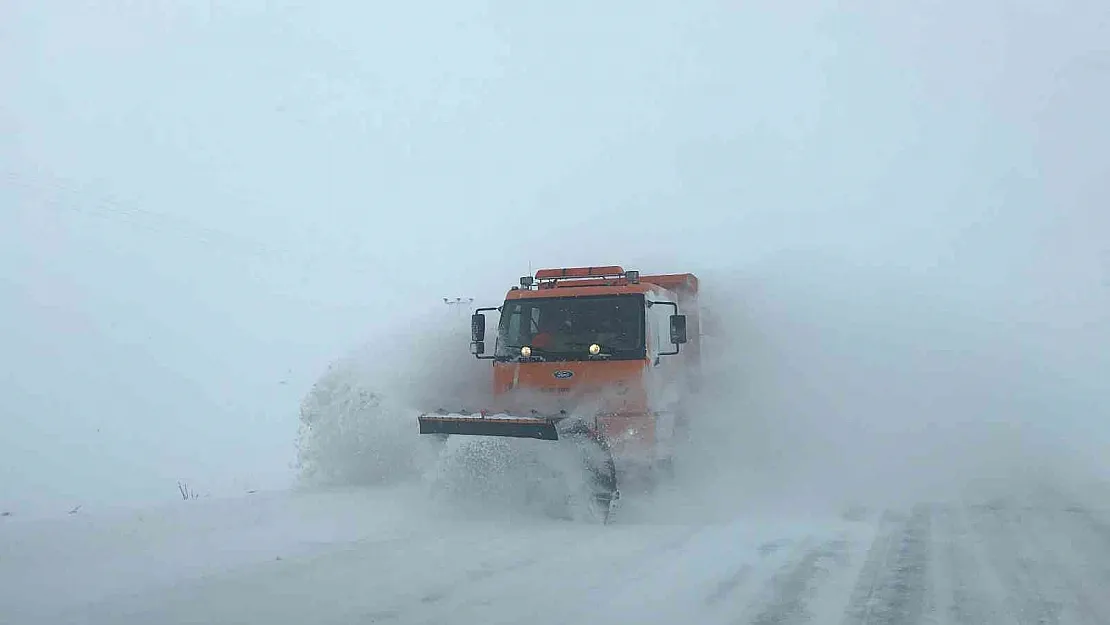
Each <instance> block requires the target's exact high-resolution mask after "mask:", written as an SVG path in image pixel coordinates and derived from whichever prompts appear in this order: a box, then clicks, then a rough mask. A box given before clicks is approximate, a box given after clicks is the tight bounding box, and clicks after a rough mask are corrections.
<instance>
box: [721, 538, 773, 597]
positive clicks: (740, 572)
mask: <svg viewBox="0 0 1110 625" xmlns="http://www.w3.org/2000/svg"><path fill="white" fill-rule="evenodd" d="M788 544H790V541H788V540H772V541H768V542H765V543H763V544H762V545H760V546H759V549H758V551H759V555H760V557H763V558H766V557H768V556H771V555H774V554H775V553H777V552H778V551H779V550H780V549H782V548H783V547H784V546H786V545H788ZM752 570H753V567H752V565H750V564H745V565H743V566H741V567H740V568H739V569H737V570H736V572H734V573H733V574H732V575H729V576H728V577H726V578H725V579H723V580H721V582H720V583H719V584H717V588H716V589H714V591H713V592H712V593H711V594H710V595H709V596H708V597H706V598H705V603H706V605H710V606H712V605H715V604H717V603H720V602H721V601H722V600H724V599H725V598H726V597H729V596H730V595H732V593H733V592H734V591H735V590H736V589H737V588H739V587H740V586H742V585H743V584H744V582H746V581H747V580H748V578H749V577H751V574H752Z"/></svg>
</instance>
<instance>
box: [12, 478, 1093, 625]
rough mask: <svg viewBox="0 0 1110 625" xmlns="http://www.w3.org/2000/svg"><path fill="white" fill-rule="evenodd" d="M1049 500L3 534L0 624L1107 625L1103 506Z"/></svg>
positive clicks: (244, 512)
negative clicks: (587, 519)
mask: <svg viewBox="0 0 1110 625" xmlns="http://www.w3.org/2000/svg"><path fill="white" fill-rule="evenodd" d="M1063 492H1064V491H1062V490H1058V489H1045V490H1034V489H1026V490H1022V491H1021V492H1014V493H1011V494H1005V493H1003V494H1001V495H992V496H989V497H981V498H971V499H964V500H960V501H943V500H940V501H928V502H921V503H919V504H915V505H907V506H888V507H883V508H868V507H862V506H859V507H853V506H846V507H841V508H834V507H831V508H829V509H828V510H827V511H825V512H821V511H814V510H809V511H806V512H800V511H799V510H797V509H794V510H792V511H790V510H789V508H787V507H780V508H778V511H777V512H772V511H770V510H768V509H762V510H760V509H752V510H750V511H748V512H745V513H742V514H739V515H737V516H735V517H733V518H731V519H720V520H718V519H713V520H703V521H701V522H691V521H690V520H689V519H687V520H685V521H684V520H682V515H681V514H678V513H676V514H671V515H670V516H667V515H655V517H656V518H653V516H652V515H651V514H648V513H646V512H645V510H644V509H637V507H636V502H632V503H630V504H629V507H628V509H627V511H626V512H625V513H624V515H623V518H622V519H621V521H619V522H617V523H615V524H614V525H611V526H608V527H598V526H587V525H582V524H576V523H572V522H566V521H559V520H554V519H545V518H542V517H537V516H535V515H532V516H529V515H523V514H512V513H510V512H508V511H497V510H487V511H486V512H485V513H484V514H483V513H480V512H474V511H470V512H468V513H466V514H461V513H458V511H452V510H451V509H450V508H446V507H442V506H438V505H436V504H433V503H431V502H429V501H426V500H424V499H422V498H421V496H420V493H419V492H418V491H416V490H414V489H406V488H394V489H376V490H375V489H361V490H357V489H352V490H344V491H332V492H317V493H296V494H290V493H272V494H256V495H252V496H249V497H244V498H243V499H240V500H223V501H204V500H198V501H190V502H180V505H176V506H169V507H166V508H163V509H158V510H146V511H142V512H140V511H130V512H119V513H116V514H107V513H104V514H95V513H86V514H81V513H79V514H76V515H72V516H67V517H65V518H63V519H57V520H53V521H41V520H39V521H30V520H20V519H17V518H14V517H10V518H6V519H4V523H3V524H0V622H4V623H135V624H138V623H144V624H146V623H265V624H267V625H273V624H275V623H398V624H403V623H482V624H483V625H492V624H494V623H521V622H527V623H531V624H532V625H542V624H546V623H552V624H554V623H604V624H606V625H611V624H612V623H721V624H725V623H753V624H783V625H784V624H790V623H837V624H851V625H856V624H864V623H883V624H892V625H893V624H896V623H897V624H902V623H953V624H967V625H971V624H975V625H978V624H982V623H1091V624H1094V623H1107V622H1110V593H1108V592H1106V589H1107V588H1108V587H1110V508H1108V507H1107V503H1106V502H1107V501H1110V500H1108V499H1106V498H1105V497H1102V496H1092V495H1091V491H1089V490H1088V491H1087V494H1086V495H1085V496H1084V497H1083V498H1079V497H1076V496H1075V495H1073V494H1068V495H1065V494H1063ZM640 505H644V502H640ZM672 512H674V510H672Z"/></svg>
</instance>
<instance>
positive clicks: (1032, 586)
mask: <svg viewBox="0 0 1110 625" xmlns="http://www.w3.org/2000/svg"><path fill="white" fill-rule="evenodd" d="M969 510H970V511H971V513H972V517H973V524H974V526H975V530H976V533H977V535H978V539H979V540H980V541H981V543H982V544H983V545H984V547H985V548H986V550H987V553H988V555H989V558H990V561H991V565H992V566H993V568H994V570H995V571H996V572H997V573H998V576H999V578H1000V579H1001V580H1002V582H1003V585H1004V587H1005V595H1006V596H1005V603H1004V609H1005V610H1006V611H1007V612H1008V613H1009V616H1010V618H1011V619H1012V620H1011V621H1010V622H1013V623H1017V624H1018V625H1034V624H1036V625H1057V624H1058V623H1060V622H1061V613H1062V612H1063V609H1064V603H1063V602H1062V601H1061V600H1060V596H1059V593H1058V592H1053V588H1052V586H1051V585H1049V584H1045V580H1044V575H1043V573H1042V571H1041V570H1040V568H1039V566H1038V565H1039V563H1040V562H1042V561H1043V558H1044V555H1045V554H1044V553H1043V552H1042V550H1041V549H1038V548H1037V546H1036V545H1034V544H1033V543H1031V542H1030V541H1029V540H1028V539H1029V538H1030V536H1028V535H1022V534H1021V533H1019V531H1018V527H1019V525H1020V515H1022V514H1029V513H1030V512H1031V511H1030V510H1021V509H1016V508H1008V507H1007V505H1006V503H1005V502H1001V501H995V502H992V503H989V504H983V505H976V506H971V507H970V508H969ZM1026 534H1028V532H1026Z"/></svg>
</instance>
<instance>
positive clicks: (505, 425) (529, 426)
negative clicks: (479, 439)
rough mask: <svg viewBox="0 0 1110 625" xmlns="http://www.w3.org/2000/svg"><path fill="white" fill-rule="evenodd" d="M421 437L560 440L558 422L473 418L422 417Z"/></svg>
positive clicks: (548, 420)
mask: <svg viewBox="0 0 1110 625" xmlns="http://www.w3.org/2000/svg"><path fill="white" fill-rule="evenodd" d="M418 420H419V422H420V433H421V434H457V435H463V436H509V437H512V438H534V439H539V440H545V441H557V440H559V432H558V430H557V429H556V427H555V424H556V423H557V422H558V420H557V419H548V418H522V417H507V416H500V415H495V416H483V415H481V414H474V415H458V416H455V415H421V416H420V417H419V419H418Z"/></svg>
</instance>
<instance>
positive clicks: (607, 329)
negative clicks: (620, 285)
mask: <svg viewBox="0 0 1110 625" xmlns="http://www.w3.org/2000/svg"><path fill="white" fill-rule="evenodd" d="M595 343H596V344H597V345H599V346H600V347H601V351H600V352H599V353H598V355H597V357H601V358H610V359H618V360H630V359H635V358H643V357H644V298H643V296H642V295H639V294H636V295H603V296H596V297H549V298H535V299H522V300H511V301H508V302H505V305H504V307H503V308H502V311H501V322H500V326H499V328H498V334H497V349H496V352H495V356H496V357H497V358H499V359H513V358H518V357H520V348H521V347H523V346H526V345H527V346H529V347H530V348H532V357H534V358H541V359H544V360H551V359H557V360H586V359H589V358H592V357H593V356H591V354H590V351H589V349H590V345H593V344H595Z"/></svg>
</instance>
